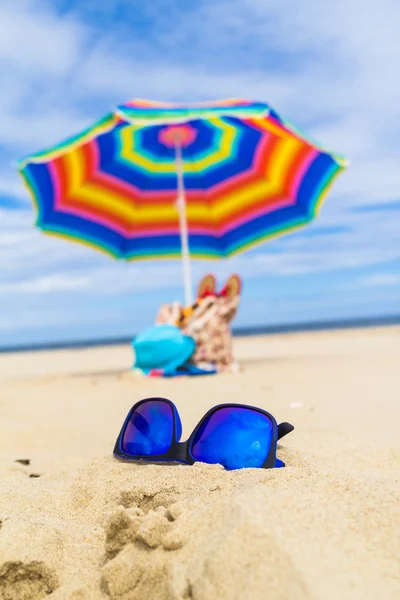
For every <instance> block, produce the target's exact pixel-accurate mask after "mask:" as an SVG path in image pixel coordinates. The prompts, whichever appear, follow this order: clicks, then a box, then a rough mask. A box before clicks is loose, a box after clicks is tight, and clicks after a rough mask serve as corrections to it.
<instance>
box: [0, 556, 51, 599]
mask: <svg viewBox="0 0 400 600" xmlns="http://www.w3.org/2000/svg"><path fill="white" fill-rule="evenodd" d="M58 587H59V582H58V578H57V575H56V573H55V572H54V571H53V570H52V569H50V568H49V567H47V566H46V564H45V563H44V562H41V561H32V562H22V561H10V562H5V563H3V564H2V565H1V566H0V599H1V600H3V599H4V600H41V599H42V598H45V597H46V596H48V595H49V594H52V593H53V592H54V591H55V590H56V589H57V588H58Z"/></svg>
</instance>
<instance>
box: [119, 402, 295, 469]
mask: <svg viewBox="0 0 400 600" xmlns="http://www.w3.org/2000/svg"><path fill="white" fill-rule="evenodd" d="M154 401H159V402H166V403H167V404H168V405H169V406H170V407H171V410H172V415H173V431H172V441H171V446H170V448H169V450H168V452H165V453H164V454H158V455H152V456H143V455H135V456H133V455H132V454H127V453H126V452H124V451H123V450H122V440H123V438H124V434H125V430H126V427H127V425H128V423H129V421H130V418H131V416H132V414H133V413H134V412H135V410H136V409H137V408H138V407H139V406H140V405H141V404H144V403H146V402H154ZM221 408H247V409H250V410H254V411H256V412H259V413H261V414H262V415H265V416H266V417H268V418H269V419H270V421H271V423H272V426H273V431H272V440H271V445H270V448H269V452H268V455H267V457H266V459H265V461H264V463H263V464H262V465H261V468H262V469H272V468H273V467H275V465H276V461H277V460H279V459H277V458H276V447H277V443H278V440H280V439H281V438H282V437H283V436H285V435H287V434H288V433H290V432H291V431H293V429H294V426H293V425H291V424H290V423H281V424H280V425H278V424H277V422H276V420H275V417H273V416H272V415H271V414H270V413H269V412H267V411H266V410H263V409H262V408H257V407H256V406H249V405H248V404H234V403H228V404H217V405H216V406H214V407H213V408H211V409H210V410H209V411H208V412H207V413H206V414H205V415H204V417H203V418H202V419H201V420H200V421H199V423H198V424H197V425H196V427H195V428H194V430H193V431H192V433H191V434H190V436H189V437H188V439H187V440H186V441H185V442H180V441H179V440H178V439H177V431H178V427H177V424H178V419H179V422H180V417H179V413H178V410H177V408H176V406H175V404H174V403H173V402H171V400H168V398H158V397H155V398H144V399H143V400H140V401H139V402H137V403H136V404H135V405H134V406H132V408H131V410H130V411H129V413H128V416H127V417H126V419H125V422H124V424H123V426H122V429H121V431H120V433H119V435H118V438H117V441H116V442H115V446H114V456H115V457H116V458H121V459H124V460H128V461H131V462H138V461H139V462H140V461H145V462H180V463H184V464H187V465H193V464H194V463H195V462H200V461H197V460H196V459H195V458H194V457H193V456H192V454H191V447H192V443H193V440H194V439H195V437H196V434H197V432H198V431H199V429H200V428H201V427H202V426H203V424H204V423H205V422H206V421H207V420H208V419H209V418H210V417H211V416H212V415H213V414H214V413H215V412H217V411H218V410H220V409H221ZM279 463H280V466H285V464H284V463H282V461H279Z"/></svg>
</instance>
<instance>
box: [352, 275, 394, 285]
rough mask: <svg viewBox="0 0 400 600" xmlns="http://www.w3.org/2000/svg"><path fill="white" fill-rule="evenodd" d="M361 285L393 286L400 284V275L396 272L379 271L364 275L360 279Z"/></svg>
mask: <svg viewBox="0 0 400 600" xmlns="http://www.w3.org/2000/svg"><path fill="white" fill-rule="evenodd" d="M358 285H359V286H360V287H367V288H369V287H372V288H377V287H393V286H400V275H399V274H396V273H378V274H376V275H369V276H368V277H363V278H362V279H360V280H359V281H358Z"/></svg>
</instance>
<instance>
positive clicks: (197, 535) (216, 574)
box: [101, 489, 310, 600]
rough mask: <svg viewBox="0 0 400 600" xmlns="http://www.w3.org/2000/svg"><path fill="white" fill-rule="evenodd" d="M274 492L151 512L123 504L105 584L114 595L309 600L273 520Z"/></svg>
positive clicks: (130, 599) (113, 527)
mask: <svg viewBox="0 0 400 600" xmlns="http://www.w3.org/2000/svg"><path fill="white" fill-rule="evenodd" d="M269 493H270V491H269V490H267V491H265V490H261V491H256V490H254V489H253V490H252V493H251V494H249V493H244V492H234V493H232V494H230V495H229V496H228V497H225V498H221V499H218V502H215V500H213V498H214V496H213V497H212V498H211V497H209V498H207V497H204V498H202V499H201V500H200V499H199V498H198V499H197V500H185V501H181V502H178V503H174V504H173V505H171V506H170V507H168V508H167V509H166V508H163V507H159V508H158V509H156V510H150V511H149V512H148V513H147V514H145V513H144V512H143V510H141V509H139V508H138V507H136V508H134V507H131V508H129V509H124V508H123V507H119V508H118V510H117V511H116V512H115V513H114V514H113V515H112V517H111V518H110V520H109V522H108V524H107V529H106V563H105V565H104V566H103V569H102V577H101V589H102V591H103V593H105V594H106V595H108V596H109V597H110V598H112V599H113V600H142V599H143V598H154V599H160V600H162V599H164V598H171V599H172V598H175V599H176V600H184V599H189V598H197V599H199V600H200V599H201V600H215V598H229V599H230V600H254V599H255V598H257V599H258V598H268V597H271V598H272V597H273V598H274V599H276V600H306V599H308V598H309V597H310V593H309V590H307V588H306V586H305V584H304V582H303V580H302V578H301V577H300V575H299V573H298V572H297V571H296V569H295V567H294V565H293V563H292V561H291V560H290V557H289V556H288V555H287V553H286V552H285V551H284V549H283V548H282V547H281V545H280V544H279V542H278V540H277V539H276V536H275V534H274V529H273V527H272V525H273V523H271V522H269V521H268V520H266V519H265V518H264V517H263V515H264V508H265V504H266V502H267V499H268V494H269Z"/></svg>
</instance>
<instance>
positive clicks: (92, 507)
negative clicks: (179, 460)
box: [0, 327, 400, 600]
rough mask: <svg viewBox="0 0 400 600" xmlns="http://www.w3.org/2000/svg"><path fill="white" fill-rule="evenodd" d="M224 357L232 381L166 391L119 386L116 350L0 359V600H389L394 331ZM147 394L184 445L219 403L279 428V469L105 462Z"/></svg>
mask: <svg viewBox="0 0 400 600" xmlns="http://www.w3.org/2000/svg"><path fill="white" fill-rule="evenodd" d="M236 354H237V357H238V358H239V360H240V362H241V364H242V366H243V371H242V372H241V373H238V374H230V375H229V374H224V375H219V376H216V377H208V378H207V377H205V378H202V379H179V380H173V381H165V380H145V381H143V380H137V379H134V378H132V377H131V376H129V375H127V370H128V369H129V366H130V363H131V351H130V348H129V347H119V348H111V347H109V348H98V349H86V350H65V351H53V352H38V353H30V354H15V355H2V356H0V374H1V388H0V414H1V418H0V521H1V526H0V527H1V528H0V599H1V600H14V599H15V600H39V599H40V598H47V597H48V596H49V597H50V598H52V600H86V599H88V600H97V599H99V600H100V599H103V600H104V599H107V598H112V599H118V600H131V599H132V600H136V599H140V600H147V599H148V600H158V599H159V600H183V599H190V598H192V599H195V600H216V599H218V600H236V599H237V600H264V599H268V600H305V599H312V600H339V599H340V600H347V599H348V600H350V599H351V600H369V599H371V600H372V599H375V598H379V600H395V599H396V598H400V561H399V556H400V490H399V473H400V435H399V433H400V425H399V423H400V393H399V392H400V383H399V382H400V378H399V369H400V329H399V328H396V327H393V328H382V329H370V330H358V331H357V330H353V331H342V332H324V333H313V334H296V335H285V336H270V337H258V338H248V339H240V340H237V341H236ZM152 395H155V396H157V395H158V396H159V395H164V396H167V397H169V398H171V399H172V400H174V401H175V403H176V404H177V406H178V408H179V411H180V413H181V416H182V420H183V425H184V436H185V435H186V436H187V435H189V433H190V432H191V430H192V428H193V427H194V426H195V424H196V423H197V421H198V420H199V419H200V417H201V416H202V415H203V414H204V412H205V411H206V410H207V409H208V408H210V407H211V406H213V405H214V404H216V403H219V402H225V401H233V402H244V403H251V404H255V405H259V406H261V407H264V408H266V409H268V410H269V411H270V412H272V413H273V414H274V415H275V416H276V418H277V419H278V421H283V420H288V421H291V422H292V423H293V424H294V425H295V427H296V429H295V431H294V432H293V433H291V434H290V435H289V436H287V437H286V438H284V439H283V440H282V443H281V445H280V447H279V450H278V456H279V457H280V458H282V459H283V460H285V461H286V464H287V466H286V468H285V469H277V470H263V469H245V470H241V471H231V472H228V471H225V470H224V469H223V468H222V467H220V466H218V465H215V466H211V465H202V464H196V465H194V466H193V467H189V466H183V465H181V466H177V465H153V464H149V465H133V464H125V463H123V462H119V461H117V460H115V459H113V457H112V456H111V453H112V449H113V446H114V442H115V439H116V437H117V434H118V433H119V430H120V427H121V425H122V422H123V420H124V418H125V416H126V414H127V412H128V410H129V408H130V407H131V406H132V404H133V403H134V402H135V401H137V400H138V399H140V398H142V397H147V396H152ZM19 459H22V460H25V461H27V460H29V461H30V462H29V464H21V463H19V462H15V461H16V460H19Z"/></svg>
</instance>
